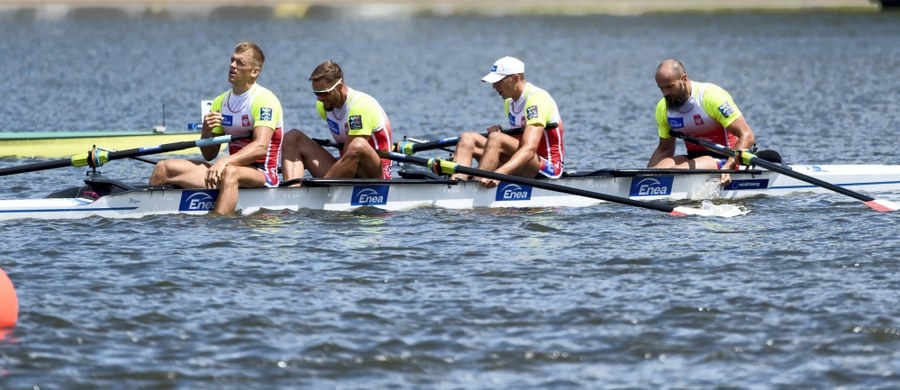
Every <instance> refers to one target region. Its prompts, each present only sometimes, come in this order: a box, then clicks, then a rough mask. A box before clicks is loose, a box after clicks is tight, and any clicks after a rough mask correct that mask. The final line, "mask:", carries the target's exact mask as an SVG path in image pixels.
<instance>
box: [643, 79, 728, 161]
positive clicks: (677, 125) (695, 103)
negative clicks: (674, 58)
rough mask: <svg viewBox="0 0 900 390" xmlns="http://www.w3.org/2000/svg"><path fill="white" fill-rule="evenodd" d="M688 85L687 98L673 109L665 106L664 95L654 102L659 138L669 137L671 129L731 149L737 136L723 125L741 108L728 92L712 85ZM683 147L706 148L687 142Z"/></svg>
mask: <svg viewBox="0 0 900 390" xmlns="http://www.w3.org/2000/svg"><path fill="white" fill-rule="evenodd" d="M691 87H692V89H691V98H690V99H688V101H687V102H685V103H684V105H682V106H681V107H679V108H677V109H673V108H668V107H666V99H665V98H662V99H660V100H659V103H657V104H656V124H657V126H658V132H659V137H660V138H670V137H671V134H669V131H670V130H672V131H678V132H682V133H684V134H687V135H690V136H694V137H697V138H701V139H705V140H707V141H711V142H715V143H717V144H720V145H724V146H725V147H728V148H733V147H734V146H735V145H736V144H737V141H738V138H737V136H735V135H734V134H731V133H729V132H728V131H727V130H725V128H726V127H728V126H730V125H731V124H732V123H733V122H734V121H735V120H737V118H740V117H741V111H740V110H739V109H738V107H737V105H736V104H734V100H732V98H731V95H729V94H728V92H726V91H725V90H724V89H722V88H721V87H719V86H718V85H715V84H710V83H701V82H697V81H692V82H691ZM685 146H686V147H687V150H688V152H695V151H704V150H706V149H705V148H703V147H702V146H699V145H695V144H692V143H689V142H685Z"/></svg>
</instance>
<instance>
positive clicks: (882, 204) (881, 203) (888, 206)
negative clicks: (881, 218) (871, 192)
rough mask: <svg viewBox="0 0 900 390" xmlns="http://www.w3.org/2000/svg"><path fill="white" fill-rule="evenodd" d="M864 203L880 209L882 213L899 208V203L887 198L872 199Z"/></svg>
mask: <svg viewBox="0 0 900 390" xmlns="http://www.w3.org/2000/svg"><path fill="white" fill-rule="evenodd" d="M865 203H866V206H869V207H871V208H872V209H873V210H876V211H881V212H883V213H888V212H891V211H897V210H900V204H897V203H894V202H891V201H889V200H884V199H872V200H870V201H868V202H865Z"/></svg>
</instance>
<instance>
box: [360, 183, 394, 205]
mask: <svg viewBox="0 0 900 390" xmlns="http://www.w3.org/2000/svg"><path fill="white" fill-rule="evenodd" d="M390 188H391V186H389V185H387V184H380V185H375V186H354V187H353V195H352V197H351V198H350V205H351V206H383V205H386V204H387V200H388V190H390Z"/></svg>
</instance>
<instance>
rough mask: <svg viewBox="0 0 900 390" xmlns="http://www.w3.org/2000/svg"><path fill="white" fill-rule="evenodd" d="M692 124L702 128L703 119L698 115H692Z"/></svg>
mask: <svg viewBox="0 0 900 390" xmlns="http://www.w3.org/2000/svg"><path fill="white" fill-rule="evenodd" d="M694 124H695V125H697V126H703V118H701V117H700V114H694Z"/></svg>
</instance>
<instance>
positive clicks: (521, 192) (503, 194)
mask: <svg viewBox="0 0 900 390" xmlns="http://www.w3.org/2000/svg"><path fill="white" fill-rule="evenodd" d="M494 200H496V201H498V202H502V201H510V200H531V186H526V185H519V184H515V183H507V182H500V185H498V186H497V196H496V197H495V198H494Z"/></svg>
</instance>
